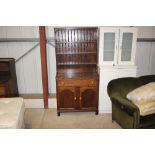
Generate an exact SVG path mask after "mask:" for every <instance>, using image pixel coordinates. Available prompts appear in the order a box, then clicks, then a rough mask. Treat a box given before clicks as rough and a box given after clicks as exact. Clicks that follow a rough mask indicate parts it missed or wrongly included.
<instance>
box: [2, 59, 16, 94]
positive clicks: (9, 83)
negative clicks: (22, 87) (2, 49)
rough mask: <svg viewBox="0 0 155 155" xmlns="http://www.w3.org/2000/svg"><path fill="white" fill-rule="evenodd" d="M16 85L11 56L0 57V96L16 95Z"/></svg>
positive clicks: (13, 61)
mask: <svg viewBox="0 0 155 155" xmlns="http://www.w3.org/2000/svg"><path fill="white" fill-rule="evenodd" d="M17 96H19V94H18V87H17V78H16V71H15V60H14V59H13V58H0V97H17Z"/></svg>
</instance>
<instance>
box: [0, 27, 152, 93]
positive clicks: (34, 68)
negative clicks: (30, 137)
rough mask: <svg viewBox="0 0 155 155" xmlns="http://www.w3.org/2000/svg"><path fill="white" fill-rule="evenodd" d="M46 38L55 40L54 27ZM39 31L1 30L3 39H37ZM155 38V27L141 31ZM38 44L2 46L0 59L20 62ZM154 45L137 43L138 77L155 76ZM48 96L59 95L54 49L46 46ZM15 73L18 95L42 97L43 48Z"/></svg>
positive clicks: (38, 48)
mask: <svg viewBox="0 0 155 155" xmlns="http://www.w3.org/2000/svg"><path fill="white" fill-rule="evenodd" d="M46 35H47V37H54V29H53V27H46ZM38 37H39V34H38V27H24V26H21V27H18V26H16V27H0V38H38ZM152 37H154V38H155V27H138V38H152ZM35 44H36V43H32V42H31V43H28V42H24V43H22V42H19V43H18V42H15V43H10V42H8V43H0V57H14V58H15V59H17V58H19V57H20V56H21V55H23V53H25V52H26V51H28V50H29V49H30V48H31V47H33V46H34V45H35ZM154 59H155V42H154V43H150V42H138V43H137V54H136V64H137V66H138V73H137V75H138V76H141V75H146V74H155V61H154ZM47 60H48V74H49V76H48V80H49V92H50V93H55V92H56V83H55V75H56V62H55V49H54V47H52V46H51V45H49V44H47ZM16 72H17V80H18V87H19V92H20V93H21V94H25V93H28V94H29V93H34V94H36V93H42V78H41V64H40V47H39V46H38V47H37V48H35V49H34V50H33V51H32V52H31V53H30V54H28V55H26V56H25V57H24V58H23V59H21V60H20V61H18V62H17V63H16Z"/></svg>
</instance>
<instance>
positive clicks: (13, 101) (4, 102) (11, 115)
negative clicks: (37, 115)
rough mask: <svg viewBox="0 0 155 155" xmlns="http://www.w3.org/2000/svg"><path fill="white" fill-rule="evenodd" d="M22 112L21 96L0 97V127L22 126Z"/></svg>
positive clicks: (23, 110)
mask: <svg viewBox="0 0 155 155" xmlns="http://www.w3.org/2000/svg"><path fill="white" fill-rule="evenodd" d="M24 112H25V108H24V102H23V98H20V97H17V98H0V128H1V129H16V128H23V127H24Z"/></svg>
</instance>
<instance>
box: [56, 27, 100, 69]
mask: <svg viewBox="0 0 155 155" xmlns="http://www.w3.org/2000/svg"><path fill="white" fill-rule="evenodd" d="M97 34H98V32H97V28H55V45H56V46H55V49H56V62H57V69H80V68H83V69H84V68H87V69H89V68H91V69H92V68H96V65H97V38H98V35H97Z"/></svg>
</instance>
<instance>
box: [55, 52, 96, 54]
mask: <svg viewBox="0 0 155 155" xmlns="http://www.w3.org/2000/svg"><path fill="white" fill-rule="evenodd" d="M56 54H57V55H76V54H77V55H78V54H96V52H78V53H72V52H67V53H56Z"/></svg>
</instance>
